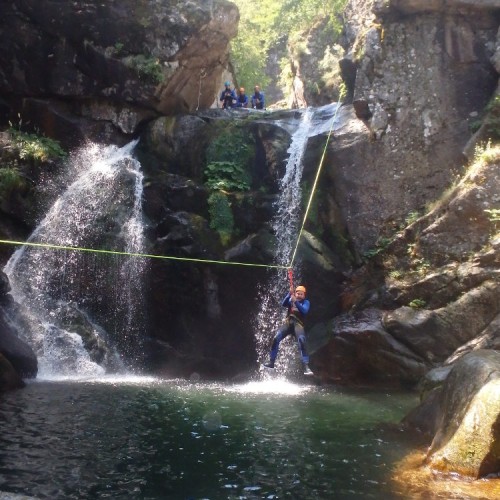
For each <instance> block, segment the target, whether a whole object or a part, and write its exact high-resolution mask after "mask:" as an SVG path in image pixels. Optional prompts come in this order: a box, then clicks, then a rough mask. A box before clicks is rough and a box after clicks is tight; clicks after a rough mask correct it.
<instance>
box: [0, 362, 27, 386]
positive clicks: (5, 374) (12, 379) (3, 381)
mask: <svg viewBox="0 0 500 500" xmlns="http://www.w3.org/2000/svg"><path fill="white" fill-rule="evenodd" d="M23 386H24V382H23V380H22V378H21V377H20V376H19V374H18V373H17V372H16V370H14V367H13V366H12V364H11V363H10V362H9V360H8V359H7V358H6V357H5V356H3V355H2V354H0V392H5V391H10V390H12V389H18V388H20V387H23Z"/></svg>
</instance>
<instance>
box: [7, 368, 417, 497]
mask: <svg viewBox="0 0 500 500" xmlns="http://www.w3.org/2000/svg"><path fill="white" fill-rule="evenodd" d="M415 404H416V397H415V396H414V395H408V394H391V393H380V392H379V393H378V392H374V391H363V390H359V391H346V390H341V389H332V388H330V389H326V388H317V387H314V386H312V385H306V384H293V383H290V382H287V381H286V380H279V379H273V380H264V381H261V382H258V381H256V382H249V383H246V384H233V385H225V384H204V383H200V382H196V383H193V382H189V381H182V380H170V381H162V380H158V379H156V378H153V377H150V378H141V377H127V378H123V377H96V378H93V379H85V380H80V381H78V382H75V381H67V380H64V381H38V382H34V383H30V384H28V386H27V387H26V388H25V389H23V390H20V391H15V392H13V393H8V394H6V395H4V396H3V397H2V399H1V400H0V425H1V427H2V433H1V434H0V490H1V491H5V492H10V493H11V494H20V495H29V496H33V497H37V498H44V499H45V498H47V499H48V498H50V499H54V500H56V499H81V498H85V499H92V498H96V499H97V498H124V499H125V498H127V499H164V498H174V499H175V498H179V499H186V498H210V499H220V498H283V497H289V498H300V499H308V498H314V499H316V498H342V499H344V498H345V499H349V498H361V497H363V498H387V499H390V498H405V497H404V494H403V492H402V490H401V489H400V485H398V484H396V483H395V482H393V480H392V468H393V464H395V463H396V462H397V461H400V460H402V458H403V457H404V456H405V455H406V454H407V452H408V447H407V445H405V444H404V442H403V440H402V439H401V435H400V434H398V432H394V431H392V430H390V428H388V427H387V426H380V424H383V423H389V424H390V423H395V422H398V421H399V420H400V419H401V417H402V416H403V415H404V414H405V413H406V412H407V411H408V410H409V409H410V408H411V407H412V406H414V405H415Z"/></svg>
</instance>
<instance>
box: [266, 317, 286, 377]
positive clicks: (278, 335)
mask: <svg viewBox="0 0 500 500" xmlns="http://www.w3.org/2000/svg"><path fill="white" fill-rule="evenodd" d="M290 333H291V330H290V326H289V325H288V323H287V324H285V325H283V326H281V327H280V329H279V330H278V332H277V333H276V335H275V336H274V339H273V345H272V346H271V353H270V355H269V363H267V364H265V365H264V366H266V367H267V368H274V362H275V361H276V358H277V357H278V350H279V347H280V342H281V341H282V340H283V339H284V338H286V337H287V336H288V335H290Z"/></svg>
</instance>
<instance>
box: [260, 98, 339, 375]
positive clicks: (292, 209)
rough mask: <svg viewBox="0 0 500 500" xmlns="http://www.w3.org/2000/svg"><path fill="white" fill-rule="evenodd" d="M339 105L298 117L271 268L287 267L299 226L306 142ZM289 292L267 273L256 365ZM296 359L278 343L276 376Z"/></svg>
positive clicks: (284, 280) (292, 347)
mask: <svg viewBox="0 0 500 500" xmlns="http://www.w3.org/2000/svg"><path fill="white" fill-rule="evenodd" d="M338 106H339V104H337V103H335V104H330V105H326V106H322V107H320V108H316V109H314V110H313V109H311V108H307V109H306V110H305V111H304V112H303V113H302V114H301V120H300V123H299V125H298V127H297V128H296V130H295V132H294V133H293V134H292V138H291V143H290V147H289V148H288V151H287V153H288V158H287V163H286V170H285V174H284V176H283V178H282V179H281V180H280V182H279V195H278V199H277V201H276V205H275V206H276V215H275V216H274V218H273V221H272V228H273V232H274V234H275V237H276V252H275V262H274V264H277V265H281V266H288V265H289V264H290V261H291V259H292V254H293V251H294V249H295V245H296V242H297V238H298V232H299V227H300V224H301V223H302V217H303V210H302V189H301V180H302V172H303V158H304V153H305V151H306V147H307V142H308V139H309V138H310V137H313V136H315V135H318V134H324V133H328V131H329V130H330V127H331V125H332V120H334V119H335V115H336V111H337V108H338ZM294 278H295V280H296V281H295V285H297V284H299V279H300V262H299V263H294ZM288 289H289V282H288V277H287V273H286V271H285V270H273V271H270V272H269V278H268V281H267V283H266V285H265V288H261V289H260V292H259V298H260V303H261V308H260V311H259V313H258V315H257V326H256V334H255V339H256V347H257V355H258V359H259V360H260V361H266V360H267V359H268V358H269V348H270V344H271V340H272V338H273V337H274V335H275V334H276V331H277V329H278V327H279V325H280V324H281V323H282V322H283V319H284V316H285V315H284V311H285V309H284V308H282V307H281V300H282V298H284V296H285V295H286V293H287V292H288ZM296 358H297V359H298V354H297V346H296V343H295V342H288V341H285V342H282V343H281V345H280V352H279V357H278V361H279V363H278V364H277V370H278V371H279V372H280V373H283V372H286V371H288V369H289V367H290V366H291V365H292V364H294V363H295V359H296Z"/></svg>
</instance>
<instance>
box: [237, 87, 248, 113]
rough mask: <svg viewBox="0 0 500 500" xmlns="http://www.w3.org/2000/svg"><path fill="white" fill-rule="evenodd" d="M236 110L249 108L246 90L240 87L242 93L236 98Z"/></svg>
mask: <svg viewBox="0 0 500 500" xmlns="http://www.w3.org/2000/svg"><path fill="white" fill-rule="evenodd" d="M235 107H236V108H248V96H247V95H246V94H245V88H244V87H240V92H239V95H238V97H237V98H236V104H235Z"/></svg>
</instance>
